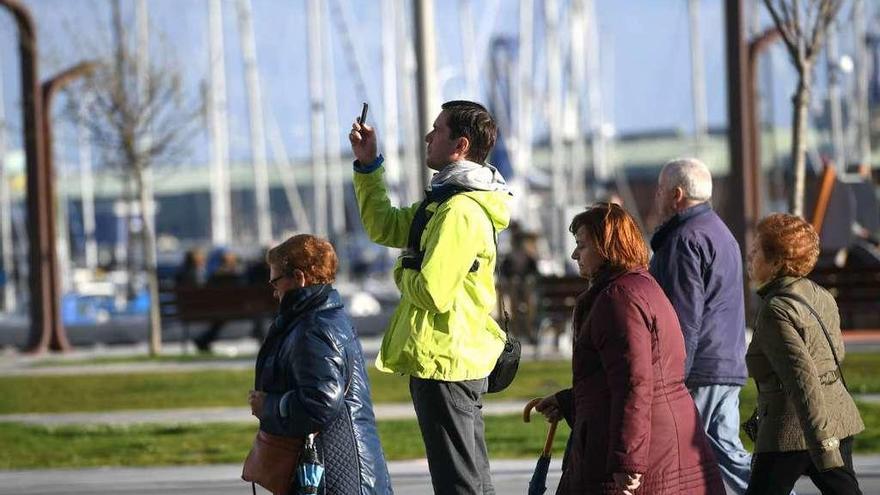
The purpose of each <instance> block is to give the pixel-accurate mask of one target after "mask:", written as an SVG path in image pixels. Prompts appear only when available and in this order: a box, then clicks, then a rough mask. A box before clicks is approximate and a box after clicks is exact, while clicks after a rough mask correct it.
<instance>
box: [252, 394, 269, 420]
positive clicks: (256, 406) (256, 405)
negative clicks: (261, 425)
mask: <svg viewBox="0 0 880 495" xmlns="http://www.w3.org/2000/svg"><path fill="white" fill-rule="evenodd" d="M265 401H266V392H260V391H257V390H251V391H250V392H248V404H250V405H251V414H253V415H254V416H256V417H257V418H262V416H263V402H265Z"/></svg>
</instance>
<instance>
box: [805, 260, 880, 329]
mask: <svg viewBox="0 0 880 495" xmlns="http://www.w3.org/2000/svg"><path fill="white" fill-rule="evenodd" d="M808 276H809V278H810V279H812V280H813V281H814V282H816V283H817V284H819V285H821V286H822V287H824V288H825V289H827V290H828V292H830V293H831V294H832V295H833V296H834V299H835V300H837V308H838V310H840V328H841V329H842V330H849V331H859V330H880V267H873V268H862V267H860V268H846V269H844V268H837V267H827V268H817V269H815V270H813V272H812V273H810V275H808Z"/></svg>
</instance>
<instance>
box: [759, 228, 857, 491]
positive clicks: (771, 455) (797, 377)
mask: <svg viewBox="0 0 880 495" xmlns="http://www.w3.org/2000/svg"><path fill="white" fill-rule="evenodd" d="M818 257H819V236H818V235H817V234H816V231H815V230H814V229H813V227H812V226H811V225H810V224H809V223H807V222H806V221H804V220H803V219H802V218H800V217H796V216H794V215H786V214H781V213H777V214H773V215H770V216H768V217H766V218H764V219H763V220H761V222H760V223H759V224H758V227H757V232H756V237H755V240H754V242H753V243H752V245H751V248H750V250H749V278H750V279H751V281H752V283H753V284H755V285H756V286H757V287H758V295H760V296H761V299H762V301H763V304H762V306H761V308H760V309H759V310H758V316H757V318H756V320H755V331H754V334H753V336H752V341H751V343H750V344H749V348H748V352H747V353H746V364H747V365H748V370H749V375H750V376H751V377H752V378H753V379H754V380H755V383H756V384H757V386H758V408H757V419H758V432H757V439H756V441H755V454H754V456H755V459H754V463H753V467H752V477H751V482H750V483H749V487H748V491H747V492H746V493H747V494H748V495H777V494H778V495H785V494H787V493H789V491H790V490H791V489H792V487H793V486H794V484H795V482H796V481H797V480H798V478H799V477H800V476H801V475H808V476H809V477H810V478H811V479H812V480H813V483H815V484H816V486H817V487H818V488H819V490H821V492H822V493H823V494H838V495H840V494H860V493H862V492H861V490H860V489H859V483H858V480H856V475H855V472H854V471H853V463H852V448H853V436H854V435H855V434H857V433H859V432H861V431H862V430H864V429H865V425H864V423H863V422H862V418H861V416H860V415H859V410H858V408H856V405H855V403H854V402H853V399H852V397H851V396H850V394H849V391H848V390H847V388H846V383H845V382H844V379H843V376H842V375H841V374H840V372H841V370H840V362H839V361H842V360H843V358H844V353H845V349H844V344H843V338H842V337H841V333H840V315H839V314H838V311H837V303H836V302H835V301H834V297H833V296H832V295H831V294H829V293H828V291H826V290H825V289H823V288H822V287H819V286H818V285H816V284H815V283H814V282H812V281H811V280H809V279H807V278H805V277H806V275H807V274H809V273H810V272H811V271H812V270H813V267H814V266H815V265H816V260H817V258H818ZM823 327H824V328H823ZM826 332H827V333H826Z"/></svg>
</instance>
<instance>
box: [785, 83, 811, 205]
mask: <svg viewBox="0 0 880 495" xmlns="http://www.w3.org/2000/svg"><path fill="white" fill-rule="evenodd" d="M810 74H811V72H810V67H809V66H807V67H805V68H804V70H803V72H801V73H800V77H799V78H798V85H797V89H796V90H795V93H794V97H792V103H793V107H794V108H793V110H794V112H793V118H792V126H791V158H792V162H793V163H794V184H793V185H792V190H791V204H790V205H789V207H790V209H791V212H792V214H793V215H798V216H801V217H802V216H804V191H805V189H806V181H807V121H808V120H809V107H810Z"/></svg>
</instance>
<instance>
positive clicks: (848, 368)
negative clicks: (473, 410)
mask: <svg viewBox="0 0 880 495" xmlns="http://www.w3.org/2000/svg"><path fill="white" fill-rule="evenodd" d="M844 372H845V373H846V377H847V382H848V383H849V386H850V390H852V391H853V392H854V393H880V354H850V355H848V356H847V357H846V361H845V362H844ZM570 373H571V365H570V364H569V363H568V362H566V361H538V362H532V361H530V362H523V363H522V365H521V368H520V372H519V374H518V375H517V379H516V380H515V381H514V383H513V384H512V385H511V386H510V388H509V389H508V390H505V391H504V392H502V393H500V394H492V395H489V396H488V397H487V399H488V400H527V399H530V398H532V397H537V396H541V395H546V394H549V393H552V392H555V391H557V390H560V389H563V388H565V387H568V386H569V385H570V383H571V378H570ZM370 382H371V384H372V390H373V400H374V402H377V403H379V402H408V401H409V400H410V397H409V386H408V383H407V378H406V377H403V376H399V375H390V374H387V373H380V372H378V371H376V370H375V369H372V368H371V369H370ZM252 386H253V372H252V371H249V370H205V371H187V372H174V373H118V374H101V375H71V376H12V377H2V378H0V414H11V413H30V412H85V411H114V410H121V409H174V408H189V407H236V406H242V407H244V406H245V405H246V403H247V391H248V390H249V389H250V388H251V387H252ZM754 398H755V391H754V388H753V386H751V385H750V386H747V387H746V388H745V389H744V390H743V394H742V401H743V405H744V406H748V407H753V406H754ZM749 411H751V409H749Z"/></svg>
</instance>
